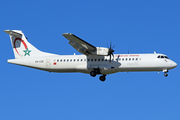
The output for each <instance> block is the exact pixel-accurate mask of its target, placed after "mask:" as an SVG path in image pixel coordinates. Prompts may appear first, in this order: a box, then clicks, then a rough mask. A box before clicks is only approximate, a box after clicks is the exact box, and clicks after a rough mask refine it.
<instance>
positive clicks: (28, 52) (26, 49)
mask: <svg viewBox="0 0 180 120" xmlns="http://www.w3.org/2000/svg"><path fill="white" fill-rule="evenodd" d="M17 40H19V41H20V42H21V43H22V44H23V45H24V47H25V50H23V52H24V53H25V54H24V56H26V55H28V56H30V52H31V50H29V49H28V47H27V44H26V43H25V42H24V40H22V39H21V38H16V39H15V40H14V48H15V50H16V52H17V54H18V55H19V56H21V55H20V54H19V52H18V50H17V49H16V41H17Z"/></svg>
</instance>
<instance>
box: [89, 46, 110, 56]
mask: <svg viewBox="0 0 180 120" xmlns="http://www.w3.org/2000/svg"><path fill="white" fill-rule="evenodd" d="M108 52H109V49H108V48H105V47H96V51H94V52H91V53H92V54H93V55H108Z"/></svg>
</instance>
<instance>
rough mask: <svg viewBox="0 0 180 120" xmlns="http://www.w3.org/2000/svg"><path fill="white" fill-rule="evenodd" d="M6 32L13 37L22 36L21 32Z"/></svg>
mask: <svg viewBox="0 0 180 120" xmlns="http://www.w3.org/2000/svg"><path fill="white" fill-rule="evenodd" d="M4 32H5V33H7V34H9V35H12V36H22V33H20V31H15V30H13V31H12V30H4Z"/></svg>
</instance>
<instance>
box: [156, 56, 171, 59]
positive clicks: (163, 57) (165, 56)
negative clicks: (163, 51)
mask: <svg viewBox="0 0 180 120" xmlns="http://www.w3.org/2000/svg"><path fill="white" fill-rule="evenodd" d="M157 58H166V59H169V58H168V57H167V56H163V55H159V56H158V57H157Z"/></svg>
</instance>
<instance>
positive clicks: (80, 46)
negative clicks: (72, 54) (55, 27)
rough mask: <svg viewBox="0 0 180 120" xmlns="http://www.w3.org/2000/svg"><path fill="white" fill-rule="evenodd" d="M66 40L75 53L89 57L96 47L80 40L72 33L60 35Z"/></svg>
mask: <svg viewBox="0 0 180 120" xmlns="http://www.w3.org/2000/svg"><path fill="white" fill-rule="evenodd" d="M62 35H63V36H64V37H65V38H66V39H68V40H69V44H70V45H71V46H73V47H74V48H75V49H76V50H77V51H79V52H80V53H82V54H85V55H89V54H91V52H95V51H96V47H94V46H93V45H91V44H89V43H87V42H86V41H84V40H82V39H81V38H79V37H77V36H75V35H74V34H72V33H64V34H62Z"/></svg>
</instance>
